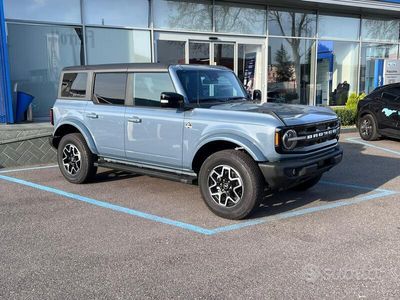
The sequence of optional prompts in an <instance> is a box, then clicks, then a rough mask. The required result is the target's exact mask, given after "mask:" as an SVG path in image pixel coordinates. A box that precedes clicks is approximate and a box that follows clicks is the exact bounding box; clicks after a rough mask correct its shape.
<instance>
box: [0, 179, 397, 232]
mask: <svg viewBox="0 0 400 300" xmlns="http://www.w3.org/2000/svg"><path fill="white" fill-rule="evenodd" d="M0 179H3V180H6V181H9V182H13V183H16V184H21V185H25V186H28V187H31V188H35V189H38V190H42V191H45V192H50V193H53V194H56V195H60V196H63V197H66V198H69V199H72V200H77V201H81V202H85V203H88V204H92V205H96V206H99V207H103V208H107V209H111V210H114V211H118V212H122V213H126V214H129V215H133V216H136V217H140V218H143V219H147V220H150V221H153V222H158V223H163V224H166V225H170V226H174V227H179V228H182V229H185V230H189V231H192V232H196V233H200V234H204V235H214V234H217V233H221V232H228V231H234V230H239V229H242V228H245V227H249V226H254V225H258V224H262V223H267V222H271V221H276V220H282V219H287V218H292V217H296V216H302V215H306V214H310V213H314V212H319V211H323V210H328V209H332V208H338V207H342V206H348V205H353V204H357V203H361V202H365V201H369V200H373V199H377V198H382V197H387V196H391V195H394V194H397V192H395V191H390V190H385V189H375V188H371V187H366V186H359V185H354V184H345V183H337V182H330V181H321V183H322V184H327V185H333V186H339V187H346V188H350V189H358V190H365V191H368V192H374V193H373V194H371V195H366V196H362V197H356V198H353V199H351V200H341V201H335V202H333V203H328V204H324V205H320V206H315V207H309V208H304V209H299V210H295V211H289V212H284V213H280V214H277V215H273V216H266V217H261V218H258V219H253V220H248V221H242V222H239V223H236V224H232V225H227V226H221V227H217V228H214V229H207V228H204V227H201V226H196V225H193V224H189V223H185V222H181V221H176V220H173V219H168V218H165V217H160V216H157V215H153V214H149V213H146V212H142V211H139V210H135V209H130V208H127V207H123V206H120V205H116V204H112V203H109V202H105V201H100V200H96V199H93V198H89V197H85V196H81V195H78V194H74V193H70V192H66V191H63V190H60V189H56V188H52V187H48V186H44V185H41V184H37V183H33V182H30V181H26V180H23V179H19V178H15V177H10V176H5V175H0Z"/></svg>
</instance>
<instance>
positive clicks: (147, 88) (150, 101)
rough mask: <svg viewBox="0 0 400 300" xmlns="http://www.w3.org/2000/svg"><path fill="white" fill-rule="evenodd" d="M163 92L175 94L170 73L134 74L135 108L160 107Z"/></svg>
mask: <svg viewBox="0 0 400 300" xmlns="http://www.w3.org/2000/svg"><path fill="white" fill-rule="evenodd" d="M163 92H175V88H174V85H173V83H172V80H171V78H170V77H169V74H168V73H134V74H133V103H134V105H135V106H153V107H160V96H161V93H163Z"/></svg>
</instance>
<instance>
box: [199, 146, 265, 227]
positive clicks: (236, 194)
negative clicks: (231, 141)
mask: <svg viewBox="0 0 400 300" xmlns="http://www.w3.org/2000/svg"><path fill="white" fill-rule="evenodd" d="M199 185H200V191H201V194H202V196H203V199H204V201H205V203H206V204H207V206H208V207H209V208H210V210H211V211H213V212H214V213H215V214H216V215H218V216H220V217H223V218H227V219H235V220H238V219H243V218H245V217H247V216H248V215H249V214H250V213H251V212H252V211H253V210H254V209H255V208H257V207H258V205H259V203H260V200H261V198H262V195H263V191H264V186H265V184H264V178H263V176H262V174H261V171H260V169H259V168H258V166H257V164H256V163H255V162H254V160H253V159H252V158H251V157H250V156H249V155H247V154H246V153H243V152H240V151H237V150H223V151H219V152H216V153H214V154H213V155H211V156H210V157H208V158H207V159H206V160H205V162H204V163H203V165H202V166H201V169H200V173H199Z"/></svg>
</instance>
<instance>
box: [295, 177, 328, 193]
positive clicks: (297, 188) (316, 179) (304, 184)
mask: <svg viewBox="0 0 400 300" xmlns="http://www.w3.org/2000/svg"><path fill="white" fill-rule="evenodd" d="M321 177H322V175H318V176H315V177H312V178H310V179H308V180H306V181H304V182H302V183H300V184H299V185H296V186H294V187H292V190H295V191H306V190H308V189H309V188H312V187H313V186H314V185H316V184H317V183H318V182H319V181H320V179H321Z"/></svg>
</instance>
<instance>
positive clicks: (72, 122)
mask: <svg viewBox="0 0 400 300" xmlns="http://www.w3.org/2000/svg"><path fill="white" fill-rule="evenodd" d="M63 126H72V127H75V128H76V129H77V130H78V131H79V132H80V133H81V134H82V135H83V137H84V138H85V141H86V143H87V145H88V147H89V149H90V151H91V152H92V153H93V154H97V155H99V152H98V151H97V147H96V143H95V141H94V139H93V137H92V135H91V133H90V131H89V130H88V129H87V128H86V126H85V125H83V124H82V122H81V121H79V120H67V121H63V122H62V123H60V124H57V127H56V128H55V130H54V133H53V137H57V136H58V135H57V132H60V131H61V129H62V128H63Z"/></svg>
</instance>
